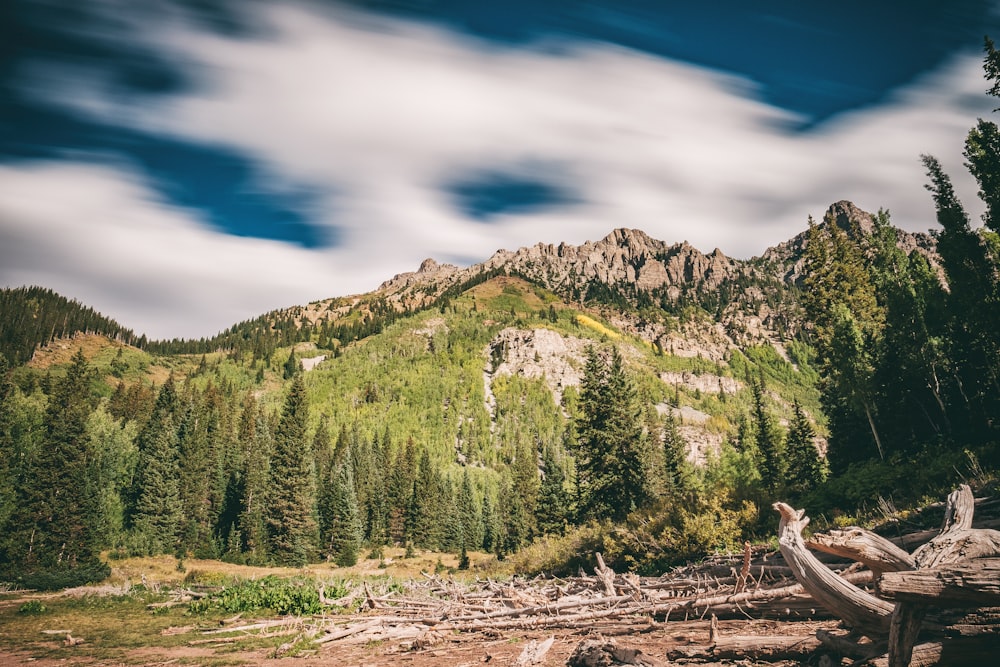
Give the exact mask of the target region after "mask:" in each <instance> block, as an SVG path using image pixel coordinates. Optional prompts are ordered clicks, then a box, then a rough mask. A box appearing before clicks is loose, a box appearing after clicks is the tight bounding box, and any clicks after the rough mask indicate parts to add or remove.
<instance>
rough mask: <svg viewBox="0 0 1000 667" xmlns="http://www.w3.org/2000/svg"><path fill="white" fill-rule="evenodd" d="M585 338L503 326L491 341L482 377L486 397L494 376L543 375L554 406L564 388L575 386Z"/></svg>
mask: <svg viewBox="0 0 1000 667" xmlns="http://www.w3.org/2000/svg"><path fill="white" fill-rule="evenodd" d="M587 345H588V341H585V340H583V339H581V338H574V337H563V336H561V335H559V334H558V333H556V332H555V331H552V330H550V329H515V328H513V327H508V328H507V329H504V330H503V331H501V332H500V333H499V334H497V335H496V337H495V338H494V339H493V340H492V341H491V342H490V345H489V348H488V349H487V350H486V352H485V355H486V358H487V359H488V361H487V364H488V366H487V368H486V369H485V377H486V383H487V396H490V395H492V392H491V391H489V389H490V386H491V385H492V379H493V378H494V377H496V376H497V375H523V376H525V377H529V378H543V379H544V380H545V384H546V385H548V387H549V389H550V390H551V391H552V396H553V398H554V399H555V403H556V405H560V404H561V403H562V393H563V389H565V388H566V387H570V386H578V385H579V384H580V380H581V379H582V377H583V375H582V370H581V369H582V368H583V363H584V358H585V354H586V348H587Z"/></svg>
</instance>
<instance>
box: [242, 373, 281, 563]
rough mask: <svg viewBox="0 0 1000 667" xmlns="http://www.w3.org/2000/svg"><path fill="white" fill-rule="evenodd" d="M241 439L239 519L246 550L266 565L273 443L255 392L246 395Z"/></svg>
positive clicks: (252, 557) (253, 560)
mask: <svg viewBox="0 0 1000 667" xmlns="http://www.w3.org/2000/svg"><path fill="white" fill-rule="evenodd" d="M239 440H240V442H241V443H242V446H243V453H242V454H243V455H242V461H243V465H242V469H241V472H240V483H239V493H238V495H239V516H238V518H237V520H236V525H237V531H238V532H239V534H240V536H241V538H242V542H243V550H244V551H245V552H246V558H247V560H248V561H249V562H251V563H257V564H262V563H265V562H267V551H268V545H267V526H266V519H265V508H266V507H267V503H266V498H267V487H268V483H269V480H270V478H271V451H272V449H273V443H272V438H271V431H270V427H269V425H268V422H267V418H266V417H265V415H264V413H263V411H262V410H261V408H260V406H259V405H258V403H257V400H256V399H255V398H254V396H253V394H252V393H248V394H247V395H246V399H245V401H244V403H243V412H242V414H241V415H240V435H239Z"/></svg>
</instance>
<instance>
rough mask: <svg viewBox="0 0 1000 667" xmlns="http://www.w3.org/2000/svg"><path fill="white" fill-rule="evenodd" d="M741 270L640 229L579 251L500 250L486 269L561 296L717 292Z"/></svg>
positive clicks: (570, 248)
mask: <svg viewBox="0 0 1000 667" xmlns="http://www.w3.org/2000/svg"><path fill="white" fill-rule="evenodd" d="M739 264H740V263H739V262H737V261H736V260H732V259H730V258H728V257H726V256H725V255H723V254H722V252H721V251H720V250H718V249H716V250H715V251H714V252H713V253H712V254H711V255H705V254H703V253H701V252H700V251H699V250H698V249H697V248H694V247H693V246H691V245H690V244H688V243H687V242H684V243H676V244H673V245H668V244H667V243H664V242H663V241H657V240H656V239H653V238H651V237H650V236H648V235H647V234H646V233H645V232H642V231H640V230H638V229H616V230H614V231H613V232H611V233H610V234H609V235H608V236H606V237H604V238H603V239H601V240H600V241H597V242H591V241H588V242H586V243H584V244H583V245H580V246H572V245H567V244H565V243H560V244H559V245H558V246H553V245H551V244H544V243H539V244H537V245H534V246H531V247H530V248H521V249H520V250H518V251H516V252H510V251H507V250H498V251H497V252H496V254H494V255H493V257H491V258H490V259H489V260H487V261H486V262H485V263H484V264H483V265H482V267H483V268H485V269H486V270H489V269H494V268H500V267H508V268H509V269H510V270H512V271H516V272H518V273H520V274H522V275H524V276H526V277H528V278H530V279H532V280H538V281H539V282H541V283H542V284H544V285H546V286H547V287H549V288H550V289H555V290H556V291H559V288H560V287H574V286H575V287H579V286H580V285H585V284H586V283H589V282H593V281H597V282H602V283H605V284H607V285H618V284H621V283H625V284H630V285H633V286H635V288H636V289H638V290H641V291H650V290H653V289H656V288H659V287H669V286H682V285H685V284H689V283H698V284H699V285H701V286H703V288H706V289H714V288H715V287H718V285H719V284H721V282H722V281H723V280H725V279H727V278H732V277H733V276H735V275H736V273H737V271H738V269H737V267H738V266H739Z"/></svg>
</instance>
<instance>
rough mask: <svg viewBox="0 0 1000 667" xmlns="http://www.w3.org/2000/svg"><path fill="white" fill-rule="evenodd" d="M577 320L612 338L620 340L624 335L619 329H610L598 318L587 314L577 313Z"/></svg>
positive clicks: (578, 322)
mask: <svg viewBox="0 0 1000 667" xmlns="http://www.w3.org/2000/svg"><path fill="white" fill-rule="evenodd" d="M576 321H577V324H580V325H582V326H585V327H587V328H588V329H592V330H593V331H596V332H597V333H599V334H603V335H605V336H607V337H608V338H610V339H612V340H618V339H620V338H621V337H622V335H621V334H620V333H618V332H617V331H614V330H613V329H609V328H608V327H606V326H604V325H603V324H601V323H600V322H598V321H597V320H595V319H592V318H590V317H587V316H586V315H577V316H576Z"/></svg>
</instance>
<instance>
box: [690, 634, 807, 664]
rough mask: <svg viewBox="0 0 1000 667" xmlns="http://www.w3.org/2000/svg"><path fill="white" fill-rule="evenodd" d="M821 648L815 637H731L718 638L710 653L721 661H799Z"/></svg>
mask: <svg viewBox="0 0 1000 667" xmlns="http://www.w3.org/2000/svg"><path fill="white" fill-rule="evenodd" d="M819 646H820V641H819V639H817V638H816V637H815V636H807V637H795V636H791V637H790V636H787V635H729V636H723V637H718V638H717V639H716V641H715V644H714V645H713V646H712V647H711V649H710V651H709V653H710V655H711V656H712V657H713V658H716V659H719V660H766V661H776V660H798V661H803V660H804V658H806V657H807V656H809V655H811V654H812V653H813V652H814V651H815V650H816V649H817V648H819Z"/></svg>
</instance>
